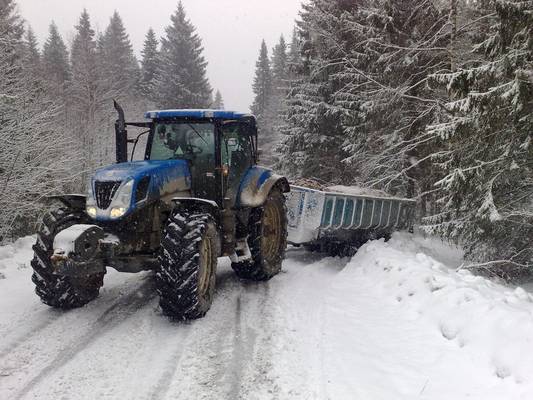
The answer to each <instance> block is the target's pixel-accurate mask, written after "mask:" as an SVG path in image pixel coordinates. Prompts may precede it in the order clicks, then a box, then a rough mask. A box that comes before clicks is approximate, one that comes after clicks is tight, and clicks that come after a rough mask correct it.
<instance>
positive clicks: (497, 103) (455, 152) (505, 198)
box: [426, 0, 533, 278]
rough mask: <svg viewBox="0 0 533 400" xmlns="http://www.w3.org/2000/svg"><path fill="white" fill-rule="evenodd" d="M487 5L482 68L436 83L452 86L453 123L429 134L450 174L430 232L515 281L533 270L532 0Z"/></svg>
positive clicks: (480, 44)
mask: <svg viewBox="0 0 533 400" xmlns="http://www.w3.org/2000/svg"><path fill="white" fill-rule="evenodd" d="M482 3H483V5H485V6H486V14H485V18H483V19H482V21H483V24H484V27H483V28H482V29H481V30H480V31H479V33H480V34H479V36H478V37H479V38H480V41H479V42H478V43H477V44H476V45H475V47H474V49H475V51H476V52H477V53H478V57H479V58H478V60H477V62H474V63H469V64H466V65H463V66H462V68H460V69H458V70H457V71H456V72H450V73H445V74H435V75H433V77H432V78H433V81H434V82H437V83H441V84H443V85H446V87H447V88H448V91H449V95H450V98H449V102H448V103H447V104H446V106H445V109H446V110H447V111H448V112H449V113H450V117H449V118H447V120H445V121H442V122H440V123H436V124H434V125H433V126H431V127H429V129H428V131H429V132H430V133H431V134H435V135H438V136H439V137H440V139H441V140H442V141H443V143H444V146H443V148H444V150H443V151H442V152H441V153H440V154H439V155H438V157H435V162H436V163H437V165H438V166H440V167H441V168H442V170H443V172H444V175H445V176H444V177H443V178H442V179H441V180H440V181H438V182H437V183H436V186H437V187H438V188H439V189H440V195H441V199H440V205H441V207H440V210H439V213H438V214H436V215H434V216H433V217H431V218H428V219H427V220H426V223H427V225H426V229H428V230H429V231H432V232H439V233H441V234H443V235H445V236H446V237H448V238H451V239H453V240H456V241H458V242H459V243H461V244H462V245H463V246H464V247H465V249H466V250H467V256H468V257H469V258H470V259H471V260H474V261H477V262H479V263H481V265H480V267H482V268H487V269H488V270H490V271H492V272H494V273H497V274H498V275H500V276H504V277H507V278H509V277H513V276H515V275H516V274H522V273H523V272H524V271H527V272H531V267H532V266H533V249H532V248H531V243H533V210H532V208H531V194H532V193H533V170H532V168H533V151H532V149H531V146H532V138H533V137H532V132H533V82H532V80H531V71H532V70H533V61H532V60H533V47H532V43H533V14H532V13H531V2H530V1H522V0H505V1H503V0H496V1H494V2H482Z"/></svg>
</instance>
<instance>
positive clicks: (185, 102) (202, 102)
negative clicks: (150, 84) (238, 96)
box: [156, 1, 211, 108]
mask: <svg viewBox="0 0 533 400" xmlns="http://www.w3.org/2000/svg"><path fill="white" fill-rule="evenodd" d="M170 20H171V24H170V25H169V26H167V27H166V29H165V36H164V37H163V38H162V39H161V50H160V54H159V65H158V71H157V78H156V82H157V83H156V95H157V99H156V101H157V104H158V106H159V107H161V108H207V107H209V105H210V104H211V86H210V84H209V81H208V79H207V76H206V68H207V62H206V60H205V58H204V56H203V47H202V40H201V39H200V37H199V36H198V34H197V33H196V29H195V27H194V26H193V25H192V23H191V22H190V21H189V19H188V18H187V16H186V13H185V9H184V8H183V4H182V3H181V1H180V2H179V4H178V8H177V10H176V12H175V13H174V14H173V15H172V16H171V17H170Z"/></svg>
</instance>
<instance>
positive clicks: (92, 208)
mask: <svg viewBox="0 0 533 400" xmlns="http://www.w3.org/2000/svg"><path fill="white" fill-rule="evenodd" d="M85 211H87V214H88V215H89V217H91V218H96V207H95V206H89V205H88V206H87V207H86V209H85Z"/></svg>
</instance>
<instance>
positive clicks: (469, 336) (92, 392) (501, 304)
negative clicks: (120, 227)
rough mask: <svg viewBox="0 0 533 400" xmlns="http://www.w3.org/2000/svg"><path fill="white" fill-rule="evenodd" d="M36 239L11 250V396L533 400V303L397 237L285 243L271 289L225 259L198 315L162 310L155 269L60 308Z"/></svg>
mask: <svg viewBox="0 0 533 400" xmlns="http://www.w3.org/2000/svg"><path fill="white" fill-rule="evenodd" d="M31 243H32V239H31V238H25V239H21V240H19V241H18V242H16V243H15V244H13V245H10V246H5V247H0V274H1V275H0V278H2V277H3V278H2V279H0V399H54V400H56V399H232V400H234V399H335V400H336V399H365V400H366V399H371V400H374V399H394V400H396V399H414V398H417V399H418V398H423V399H462V398H468V399H530V398H533V342H532V341H533V303H532V297H531V295H529V294H528V293H526V292H525V291H523V290H521V289H513V288H506V287H504V286H500V285H497V284H494V283H492V282H489V281H487V280H486V279H483V278H479V277H475V276H472V275H470V274H469V273H467V272H464V271H462V272H456V271H455V270H453V269H450V268H449V267H454V266H457V265H458V264H459V263H460V255H459V254H458V252H457V251H453V249H450V248H448V247H446V246H443V245H440V244H439V243H438V242H435V241H431V240H427V239H422V238H420V237H413V236H411V235H407V234H397V235H395V236H394V237H393V239H392V240H391V241H390V242H388V243H384V242H382V241H375V242H371V243H369V244H367V245H365V246H364V247H363V248H362V249H360V251H359V252H358V254H357V255H356V256H355V257H354V258H353V259H352V260H349V259H339V258H323V257H321V256H320V255H317V254H313V253H307V252H305V251H303V250H300V249H289V251H288V253H287V259H286V260H285V262H284V267H283V272H282V273H281V274H279V275H278V276H276V277H274V278H273V279H272V280H271V281H269V282H267V283H260V284H256V283H245V282H240V281H239V280H238V279H237V278H236V277H235V276H234V274H233V273H232V271H231V269H230V267H229V262H228V261H227V260H226V259H220V268H219V272H218V275H217V294H216V298H215V301H214V304H213V307H212V309H211V310H210V311H209V313H208V315H207V316H206V317H205V318H204V319H201V320H198V321H194V322H191V323H171V322H169V321H168V320H167V319H165V318H164V317H163V316H161V314H160V312H159V310H158V306H157V297H156V295H155V290H154V288H153V279H152V275H151V274H150V273H142V274H137V275H128V274H119V273H116V272H113V271H110V272H109V273H108V274H107V275H106V281H105V286H104V288H103V290H102V291H101V295H100V297H99V298H98V299H97V300H95V301H94V302H92V303H90V304H89V305H88V306H86V307H84V308H82V309H77V310H73V311H69V312H60V311H57V310H53V309H50V308H48V307H46V306H44V305H42V304H41V303H40V302H39V300H38V298H37V297H36V296H35V295H34V293H33V285H32V283H31V281H30V275H31V268H29V259H30V257H31V250H30V246H31Z"/></svg>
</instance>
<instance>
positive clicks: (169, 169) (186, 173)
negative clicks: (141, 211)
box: [92, 160, 191, 202]
mask: <svg viewBox="0 0 533 400" xmlns="http://www.w3.org/2000/svg"><path fill="white" fill-rule="evenodd" d="M129 180H133V181H134V186H133V193H137V190H138V189H140V188H141V187H142V182H144V184H145V185H146V181H149V183H148V187H147V188H146V187H145V188H144V189H143V191H146V193H147V195H146V196H144V198H146V199H148V200H157V199H161V200H163V201H166V202H170V199H171V198H172V197H175V196H176V195H183V194H184V193H183V192H186V191H189V190H190V189H191V173H190V169H189V165H188V164H187V161H185V160H164V161H159V160H157V161H156V160H153V161H152V160H150V161H133V162H127V163H120V164H113V165H110V166H107V167H104V168H100V169H98V170H96V172H95V173H94V175H93V179H92V189H93V191H94V190H95V182H126V181H129ZM134 197H135V196H134Z"/></svg>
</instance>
